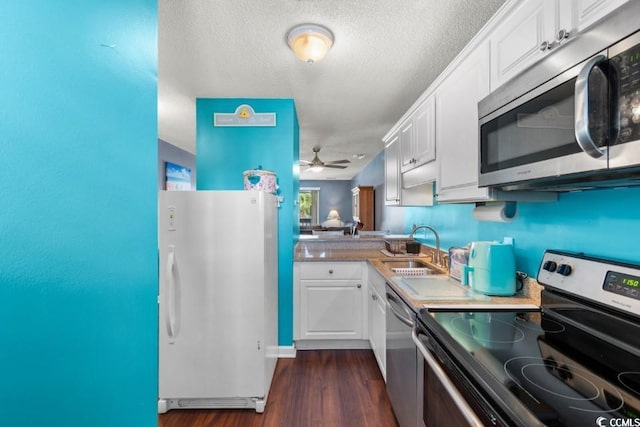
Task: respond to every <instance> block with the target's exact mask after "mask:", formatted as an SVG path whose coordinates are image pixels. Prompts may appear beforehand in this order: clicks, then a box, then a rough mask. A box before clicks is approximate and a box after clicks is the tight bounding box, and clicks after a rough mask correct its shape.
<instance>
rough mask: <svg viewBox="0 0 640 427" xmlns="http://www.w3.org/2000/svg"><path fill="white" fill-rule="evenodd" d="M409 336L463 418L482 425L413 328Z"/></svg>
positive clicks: (476, 424) (470, 422)
mask: <svg viewBox="0 0 640 427" xmlns="http://www.w3.org/2000/svg"><path fill="white" fill-rule="evenodd" d="M411 338H412V339H413V342H414V343H415V344H416V346H417V347H418V351H420V353H421V354H422V357H424V360H425V361H426V362H427V363H428V364H429V367H430V368H431V369H432V370H433V372H434V373H435V374H436V376H437V377H438V379H439V380H440V383H442V386H443V387H444V388H445V390H447V393H449V396H451V398H452V399H453V401H454V402H455V404H456V406H457V407H458V409H459V410H460V413H461V414H462V416H464V418H465V419H466V420H467V421H468V422H469V424H470V425H473V426H478V427H482V426H483V425H484V424H483V423H482V422H481V421H480V419H479V418H478V416H477V415H476V414H475V412H473V409H471V407H470V406H469V405H468V404H467V402H466V400H465V398H464V397H463V396H462V395H461V394H460V392H459V391H458V389H456V387H455V385H453V383H452V382H451V380H450V379H449V377H448V376H447V374H446V373H445V372H444V370H443V369H442V367H441V366H440V364H439V363H438V362H437V361H436V359H435V358H434V357H433V356H432V355H431V352H429V350H428V349H427V348H426V347H425V346H424V344H422V342H421V341H420V338H418V335H417V334H416V330H415V329H414V330H413V331H412V332H411Z"/></svg>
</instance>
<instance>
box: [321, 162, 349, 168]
mask: <svg viewBox="0 0 640 427" xmlns="http://www.w3.org/2000/svg"><path fill="white" fill-rule="evenodd" d="M324 167H325V168H335V169H346V168H347V167H346V166H340V165H329V164H326V163H325V164H324Z"/></svg>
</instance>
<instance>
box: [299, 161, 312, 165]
mask: <svg viewBox="0 0 640 427" xmlns="http://www.w3.org/2000/svg"><path fill="white" fill-rule="evenodd" d="M300 164H301V165H310V164H311V162H310V161H309V160H300Z"/></svg>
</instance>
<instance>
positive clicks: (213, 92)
mask: <svg viewBox="0 0 640 427" xmlns="http://www.w3.org/2000/svg"><path fill="white" fill-rule="evenodd" d="M503 2H504V0H482V1H480V0H447V1H443V0H270V1H257V0H253V1H251V0H159V2H158V7H159V23H158V121H159V125H158V126H159V129H158V134H159V137H160V138H161V139H163V140H165V141H167V142H169V143H171V144H174V145H177V146H179V147H181V148H183V149H185V150H187V151H190V152H192V153H195V152H196V149H195V145H196V144H195V139H196V130H195V99H196V98H226V97H239V98H245V97H247V98H248V97H251V98H293V99H294V100H295V104H296V109H297V113H298V120H299V123H300V158H301V159H305V160H311V159H312V158H313V152H312V148H313V147H314V146H319V147H321V148H322V150H321V152H320V158H321V159H322V160H323V161H325V162H328V161H332V160H339V159H343V158H347V159H349V160H351V162H352V163H351V164H350V165H349V167H348V168H347V169H344V170H340V169H325V170H324V171H323V172H320V173H314V172H304V170H305V169H306V168H302V172H301V179H351V178H352V177H353V176H354V175H356V174H357V173H358V172H359V171H360V170H361V169H362V168H363V167H364V166H366V164H367V163H369V162H370V161H371V159H372V158H373V157H375V156H376V155H377V154H378V153H379V152H380V151H382V149H383V148H384V147H383V145H382V141H381V139H382V137H383V136H384V135H385V134H386V133H387V131H388V130H389V129H390V128H391V127H392V126H393V125H394V124H395V122H396V121H397V120H398V119H399V118H400V117H401V116H402V115H403V114H404V113H405V111H406V110H407V109H408V108H409V107H410V106H411V105H412V104H413V103H414V102H415V101H416V99H417V98H418V97H419V96H420V95H421V94H422V92H424V90H425V89H426V88H427V87H428V86H429V84H430V83H431V82H432V81H433V80H434V79H435V78H436V77H437V76H438V75H439V74H440V73H441V72H442V70H443V69H444V68H445V67H446V66H447V64H448V63H449V62H450V61H451V60H452V59H453V58H454V57H455V56H456V55H457V54H458V52H459V51H460V50H461V49H462V48H463V47H464V46H465V45H466V44H467V42H468V41H469V40H471V38H472V37H473V35H474V34H475V33H476V32H477V31H478V30H479V29H480V28H481V27H482V26H483V25H484V23H485V22H486V21H487V20H488V19H489V18H490V17H491V16H492V15H493V14H494V13H495V12H496V11H497V9H498V8H499V6H500V5H501V4H502V3H503ZM307 22H313V23H318V24H322V25H324V26H326V27H328V28H329V29H331V31H332V32H333V34H334V35H335V43H334V46H333V48H332V49H331V51H330V52H329V53H328V54H327V56H326V57H325V58H324V59H323V60H322V61H319V62H317V63H315V64H312V65H310V64H306V63H304V62H302V61H300V60H298V59H297V58H295V56H294V55H293V53H292V52H291V51H290V50H289V48H288V46H287V44H286V34H287V32H288V30H289V29H290V28H292V27H293V26H295V25H297V24H300V23H307ZM358 153H363V154H366V157H365V158H364V159H362V160H358V159H355V158H354V157H353V156H354V154H358Z"/></svg>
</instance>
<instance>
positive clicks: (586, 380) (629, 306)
mask: <svg viewBox="0 0 640 427" xmlns="http://www.w3.org/2000/svg"><path fill="white" fill-rule="evenodd" d="M537 277H538V282H540V284H542V285H544V287H545V289H544V291H542V304H541V308H540V309H539V310H506V311H505V310H469V311H460V310H457V311H449V310H446V309H445V310H443V309H438V310H428V309H423V310H421V311H420V313H419V314H418V320H419V322H418V326H417V328H416V334H415V335H414V341H416V344H417V345H418V349H419V350H420V348H422V350H421V351H422V352H423V355H424V354H425V351H426V352H428V353H429V354H428V355H426V356H425V360H427V359H428V358H429V356H431V360H432V361H433V360H435V361H436V364H437V365H438V366H435V368H436V369H439V368H442V372H443V373H444V374H445V380H451V384H452V385H453V387H454V391H453V393H454V394H455V393H456V390H457V391H460V392H461V395H456V396H454V398H453V399H452V400H453V401H456V400H457V401H459V400H461V396H462V399H463V400H466V401H467V403H468V405H467V409H468V410H469V411H470V413H471V415H470V416H469V417H467V422H468V423H469V424H485V425H486V424H489V423H490V424H494V425H521V426H533V425H550V426H598V425H600V426H609V425H617V426H640V418H638V417H640V295H639V293H640V265H632V264H629V263H622V262H616V261H611V260H604V259H599V258H594V257H588V256H585V255H583V254H575V253H568V252H560V251H552V250H547V251H546V252H545V254H544V256H543V259H542V262H541V264H540V268H539V272H538V276H537ZM425 363H426V362H425ZM424 393H425V395H426V394H427V393H428V390H427V389H426V388H425V391H424ZM423 403H424V406H425V407H424V411H423V413H424V421H425V424H426V425H429V424H430V420H429V417H432V415H430V413H431V414H433V412H434V411H433V410H431V412H430V408H429V407H428V406H429V404H428V402H427V399H426V398H425V399H424V402H423ZM463 403H464V402H463ZM459 406H460V405H459ZM460 407H461V408H462V409H464V408H463V407H462V406H460ZM474 413H475V415H477V416H476V417H474ZM432 422H433V420H431V423H432Z"/></svg>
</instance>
